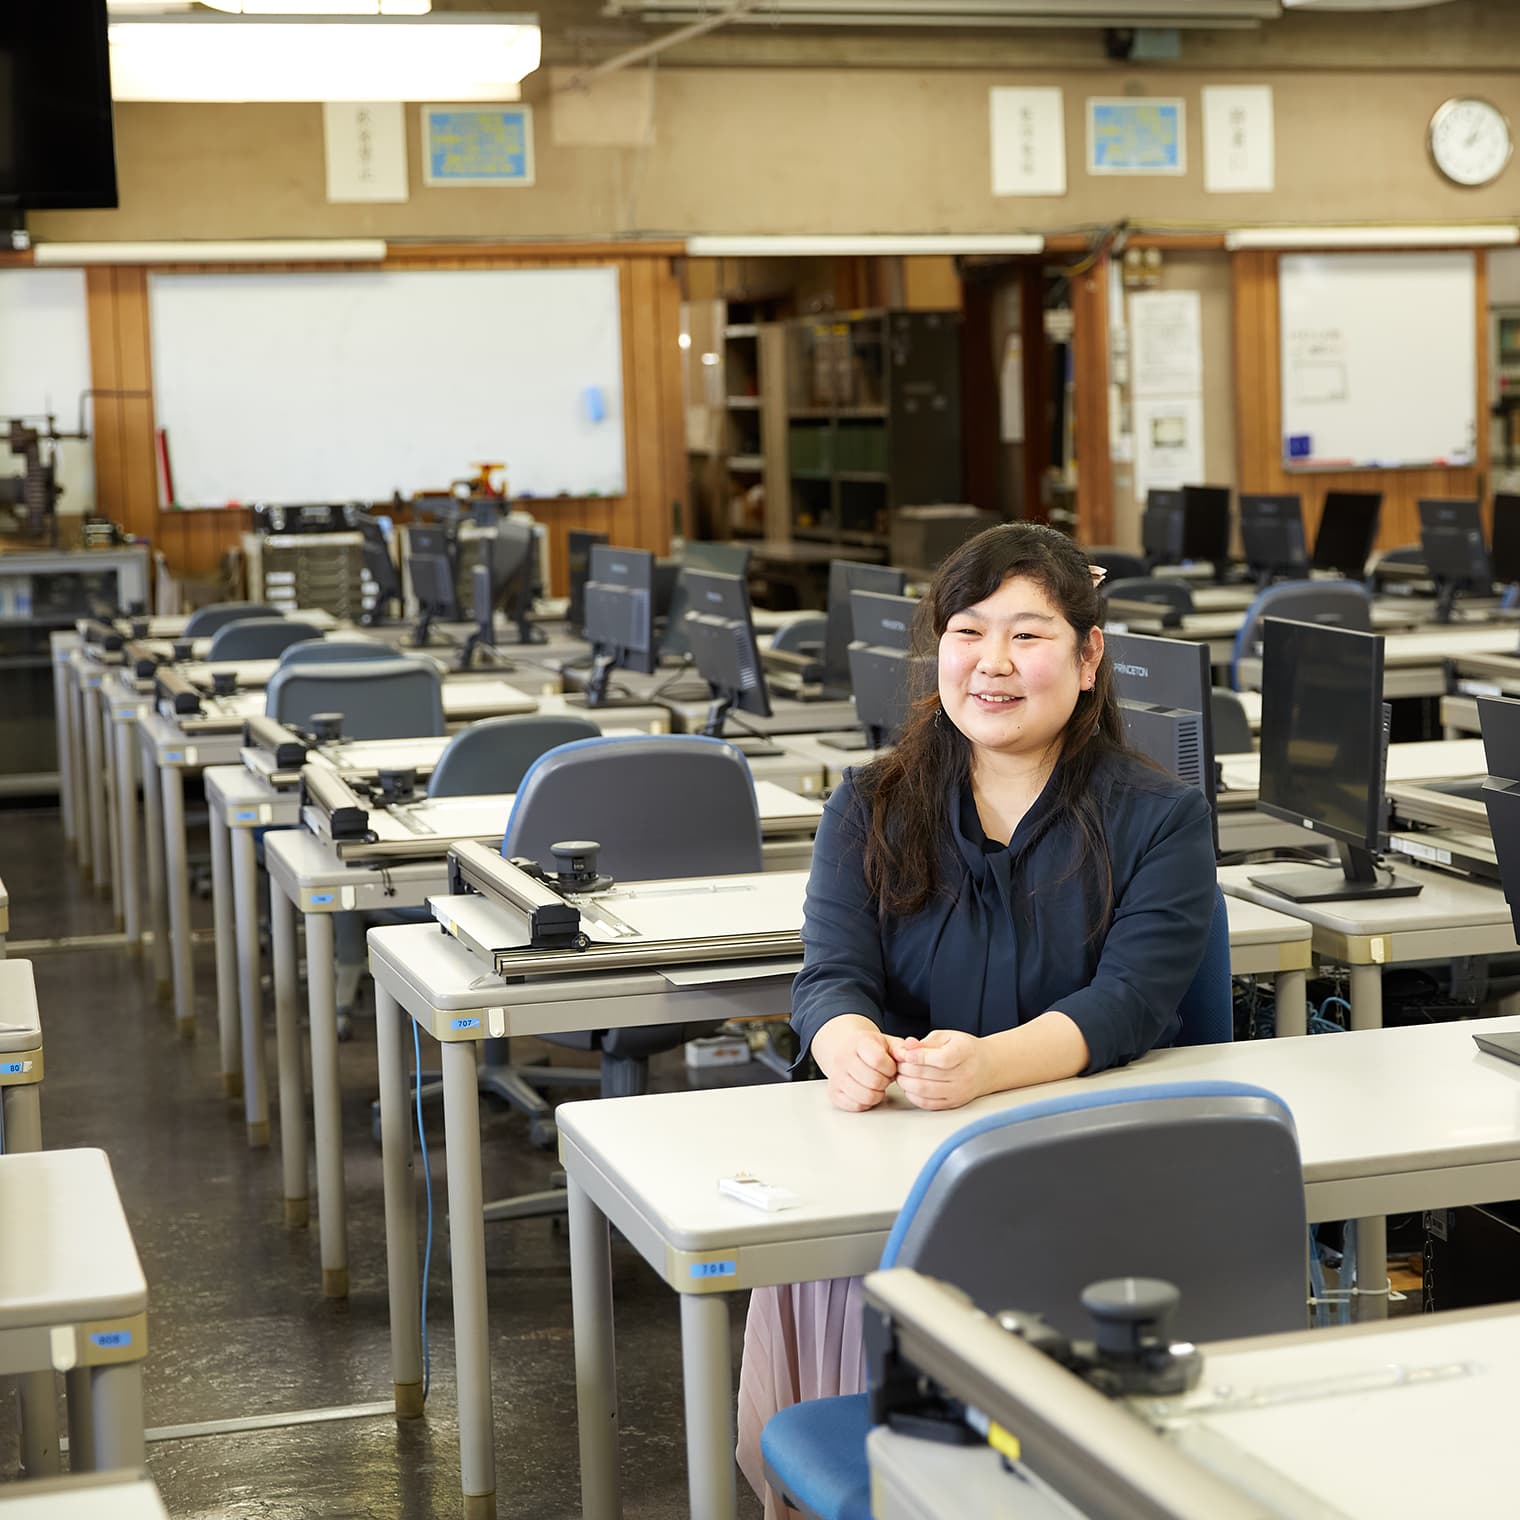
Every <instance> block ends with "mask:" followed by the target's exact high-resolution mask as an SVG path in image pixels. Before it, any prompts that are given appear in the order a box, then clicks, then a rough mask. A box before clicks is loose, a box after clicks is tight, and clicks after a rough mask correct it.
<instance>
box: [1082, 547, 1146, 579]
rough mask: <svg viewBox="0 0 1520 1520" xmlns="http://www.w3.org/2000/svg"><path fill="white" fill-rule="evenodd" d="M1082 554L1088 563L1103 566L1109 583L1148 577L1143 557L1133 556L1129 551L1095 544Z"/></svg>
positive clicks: (1085, 549)
mask: <svg viewBox="0 0 1520 1520" xmlns="http://www.w3.org/2000/svg"><path fill="white" fill-rule="evenodd" d="M1082 552H1083V553H1084V554H1085V555H1086V556H1087V558H1088V562H1089V563H1090V564H1094V565H1102V566H1103V568H1104V569H1105V570H1107V571H1108V579H1109V581H1127V580H1139V579H1141V578H1143V577H1145V575H1146V569H1147V567H1146V563H1145V558H1144V556H1143V555H1139V554H1131V553H1130V551H1129V550H1128V549H1115V548H1112V547H1111V546H1110V545H1108V544H1093V545H1091V546H1090V547H1087V548H1084V549H1083V550H1082Z"/></svg>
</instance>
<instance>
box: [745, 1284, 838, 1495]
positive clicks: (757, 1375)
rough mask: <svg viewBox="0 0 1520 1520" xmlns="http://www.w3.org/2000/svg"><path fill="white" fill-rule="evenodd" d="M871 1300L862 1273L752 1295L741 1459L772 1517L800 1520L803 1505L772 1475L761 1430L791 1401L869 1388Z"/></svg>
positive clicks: (791, 1402) (746, 1347)
mask: <svg viewBox="0 0 1520 1520" xmlns="http://www.w3.org/2000/svg"><path fill="white" fill-rule="evenodd" d="M864 1301H865V1300H864V1297H863V1295H862V1292H861V1279H860V1278H858V1277H835V1278H830V1279H827V1280H825V1281H823V1282H805V1283H789V1284H787V1285H786V1286H784V1287H779V1288H756V1289H755V1291H754V1292H753V1293H752V1294H751V1295H750V1300H749V1318H748V1319H747V1320H746V1321H745V1325H744V1359H743V1361H742V1362H741V1363H740V1367H739V1420H738V1429H739V1449H738V1459H739V1469H740V1471H741V1472H743V1474H744V1476H745V1477H746V1478H747V1479H749V1484H750V1487H751V1488H753V1489H754V1491H755V1492H756V1493H757V1494H759V1495H760V1496H761V1497H762V1498H763V1499H764V1500H765V1520H794V1517H796V1515H797V1511H796V1510H794V1509H792V1508H790V1507H789V1506H788V1505H786V1504H783V1503H782V1502H781V1500H780V1499H779V1498H778V1497H777V1496H776V1495H775V1494H774V1493H772V1492H771V1490H770V1487H769V1485H768V1484H767V1483H766V1481H765V1463H764V1461H763V1460H762V1459H761V1456H760V1432H761V1431H762V1430H764V1429H765V1422H766V1421H767V1420H768V1419H770V1417H771V1416H772V1415H773V1414H775V1412H776V1411H777V1410H778V1409H785V1408H786V1407H787V1405H788V1404H797V1403H800V1402H801V1401H802V1400H804V1399H822V1398H832V1397H833V1396H834V1395H836V1394H846V1393H863V1392H864V1391H865V1386H866V1358H865V1348H864V1346H863V1344H862V1341H861V1308H862V1305H863V1304H864Z"/></svg>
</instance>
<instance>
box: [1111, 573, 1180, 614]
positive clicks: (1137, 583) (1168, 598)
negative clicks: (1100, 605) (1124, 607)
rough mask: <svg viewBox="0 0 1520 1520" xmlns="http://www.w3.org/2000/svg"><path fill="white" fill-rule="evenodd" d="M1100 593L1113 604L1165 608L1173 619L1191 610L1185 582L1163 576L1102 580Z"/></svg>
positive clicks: (1138, 576)
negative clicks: (1141, 603) (1141, 604)
mask: <svg viewBox="0 0 1520 1520" xmlns="http://www.w3.org/2000/svg"><path fill="white" fill-rule="evenodd" d="M1099 563H1100V564H1101V563H1102V561H1101V560H1100V561H1099ZM1102 590H1103V594H1104V596H1106V597H1108V598H1109V599H1110V600H1112V601H1124V602H1151V603H1154V604H1155V605H1156V606H1158V607H1165V608H1166V609H1167V611H1168V612H1169V613H1171V615H1172V617H1173V618H1176V619H1181V618H1185V617H1186V616H1187V615H1188V614H1189V613H1190V612H1191V611H1192V610H1193V588H1192V587H1191V586H1189V585H1188V583H1187V582H1186V581H1175V580H1168V579H1166V577H1164V576H1159V575H1136V576H1123V577H1121V578H1120V579H1118V580H1116V581H1104V583H1103V587H1102Z"/></svg>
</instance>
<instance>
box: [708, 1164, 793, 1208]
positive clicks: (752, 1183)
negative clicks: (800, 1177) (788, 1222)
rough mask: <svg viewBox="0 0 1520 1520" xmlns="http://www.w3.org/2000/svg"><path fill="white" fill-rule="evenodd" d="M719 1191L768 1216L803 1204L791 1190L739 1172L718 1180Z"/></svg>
mask: <svg viewBox="0 0 1520 1520" xmlns="http://www.w3.org/2000/svg"><path fill="white" fill-rule="evenodd" d="M718 1191H719V1192H720V1193H726V1194H727V1195H728V1196H729V1197H730V1198H737V1199H738V1200H739V1202H740V1203H747V1204H749V1206H750V1207H751V1208H754V1209H760V1210H762V1211H764V1212H765V1213H767V1214H774V1213H777V1212H778V1211H779V1210H781V1209H794V1208H796V1207H797V1205H798V1204H799V1203H801V1202H802V1200H801V1199H800V1198H799V1197H798V1196H797V1195H796V1194H795V1193H794V1192H793V1191H792V1190H791V1189H790V1188H784V1187H777V1186H775V1185H774V1184H773V1183H769V1182H762V1181H761V1180H760V1179H759V1178H758V1177H752V1176H751V1175H750V1174H749V1173H748V1172H739V1173H737V1174H736V1175H734V1176H732V1177H720V1178H718Z"/></svg>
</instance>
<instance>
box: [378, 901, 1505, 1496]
mask: <svg viewBox="0 0 1520 1520" xmlns="http://www.w3.org/2000/svg"><path fill="white" fill-rule="evenodd" d="M381 932H382V933H383V932H384V931H381ZM371 943H372V946H373V945H374V943H375V941H374V939H373V938H372V940H371ZM1472 1027H1473V1026H1472V1025H1464V1024H1445V1025H1432V1026H1423V1027H1418V1028H1407V1029H1388V1030H1366V1031H1362V1032H1360V1033H1354V1034H1343V1035H1329V1036H1323V1037H1319V1038H1315V1039H1312V1040H1311V1039H1304V1040H1258V1041H1253V1042H1251V1043H1250V1044H1243V1045H1216V1046H1195V1047H1190V1048H1184V1049H1176V1050H1163V1051H1154V1052H1152V1053H1151V1054H1150V1055H1148V1056H1146V1057H1144V1058H1143V1059H1142V1060H1140V1061H1137V1062H1135V1063H1134V1064H1133V1065H1131V1066H1129V1067H1126V1068H1124V1069H1122V1070H1120V1071H1113V1072H1105V1073H1103V1074H1102V1075H1101V1076H1097V1077H1089V1078H1076V1079H1073V1080H1072V1081H1070V1082H1066V1083H1053V1084H1050V1085H1047V1086H1044V1087H1036V1088H1029V1089H1026V1090H1025V1091H1023V1092H1016V1093H1005V1094H1000V1095H998V1096H996V1097H992V1098H984V1099H982V1100H980V1101H979V1102H977V1103H975V1104H972V1105H970V1106H968V1107H967V1108H964V1109H960V1110H955V1111H950V1112H946V1113H927V1112H920V1111H918V1110H916V1109H913V1108H911V1107H909V1106H908V1105H907V1104H906V1103H904V1102H903V1101H902V1100H901V1099H900V1098H895V1097H892V1098H889V1101H888V1104H887V1105H884V1106H883V1108H881V1109H877V1110H873V1111H872V1112H870V1113H867V1114H845V1113H841V1112H840V1111H838V1110H836V1109H833V1108H831V1107H830V1106H829V1102H828V1095H827V1090H826V1087H825V1085H824V1084H823V1083H799V1084H795V1085H784V1086H782V1085H776V1086H766V1087H753V1088H734V1089H725V1090H723V1091H721V1092H693V1093H676V1094H668V1095H658V1096H651V1097H641V1098H627V1099H622V1100H619V1101H618V1102H616V1103H566V1104H562V1105H561V1106H560V1108H559V1109H558V1111H557V1114H558V1124H559V1132H560V1158H561V1160H562V1161H563V1163H564V1165H565V1169H566V1172H567V1173H568V1175H569V1185H570V1252H571V1272H572V1292H573V1296H574V1306H575V1341H576V1346H575V1354H576V1369H577V1387H578V1395H579V1406H580V1445H581V1482H582V1506H583V1509H582V1512H583V1514H584V1515H585V1516H586V1517H587V1520H610V1517H612V1516H615V1515H617V1514H619V1513H620V1510H621V1504H620V1496H619V1476H618V1452H617V1444H618V1416H617V1397H616V1383H615V1363H614V1354H613V1341H612V1295H611V1276H610V1272H609V1263H608V1225H609V1222H610V1223H611V1224H612V1225H615V1226H616V1227H617V1228H618V1229H619V1230H620V1231H621V1232H622V1234H623V1235H624V1236H625V1237H626V1238H627V1239H628V1241H629V1242H630V1243H631V1244H632V1245H633V1246H634V1247H635V1249H636V1250H637V1251H638V1252H639V1254H640V1255H641V1256H643V1257H644V1259H645V1261H647V1262H648V1263H649V1264H650V1265H651V1266H652V1267H653V1268H654V1269H655V1271H656V1272H657V1273H658V1274H659V1275H660V1276H661V1278H662V1279H663V1280H664V1281H665V1282H666V1283H667V1284H668V1285H669V1286H671V1287H673V1288H675V1289H676V1290H677V1291H678V1292H679V1293H680V1294H681V1328H682V1361H683V1366H684V1369H685V1380H686V1430H687V1461H688V1481H689V1484H690V1494H691V1513H692V1514H693V1516H701V1517H702V1520H729V1517H732V1516H733V1514H734V1506H735V1487H734V1468H733V1449H734V1436H733V1393H732V1385H731V1368H730V1360H729V1345H730V1341H729V1317H728V1301H727V1298H726V1297H725V1295H726V1294H728V1293H730V1292H734V1291H738V1290H742V1289H745V1288H752V1287H756V1286H760V1285H764V1284H776V1283H788V1282H806V1281H810V1280H813V1279H818V1278H828V1277H843V1276H851V1275H855V1274H859V1273H863V1272H866V1271H869V1270H871V1269H872V1268H873V1267H874V1266H875V1265H876V1264H877V1262H878V1260H879V1259H880V1255H881V1250H882V1246H883V1245H884V1243H885V1241H886V1237H887V1233H888V1231H889V1230H890V1228H891V1225H892V1223H893V1221H894V1219H895V1218H896V1215H897V1211H898V1209H899V1208H900V1207H901V1205H902V1202H903V1199H904V1198H905V1197H906V1195H907V1192H908V1189H909V1187H910V1186H911V1184H912V1182H913V1179H914V1178H915V1177H916V1176H917V1175H918V1172H919V1170H920V1169H921V1167H922V1166H923V1164H924V1162H925V1161H926V1160H927V1159H928V1157H929V1155H930V1154H931V1152H932V1151H933V1150H934V1148H935V1147H936V1146H937V1145H938V1144H939V1143H940V1142H941V1141H942V1140H944V1139H946V1138H947V1137H948V1136H949V1135H951V1134H953V1133H955V1131H956V1130H958V1129H960V1128H961V1127H962V1126H963V1125H965V1124H967V1123H969V1122H971V1121H972V1120H974V1119H975V1118H977V1117H978V1116H979V1115H981V1114H985V1113H991V1112H994V1111H997V1110H1000V1109H1007V1108H1010V1107H1016V1106H1018V1105H1020V1104H1023V1103H1028V1102H1032V1101H1037V1100H1041V1099H1044V1098H1048V1097H1054V1096H1058V1095H1059V1094H1060V1093H1062V1092H1073V1091H1090V1090H1091V1088H1092V1087H1093V1086H1094V1085H1098V1086H1103V1087H1120V1088H1122V1087H1132V1086H1138V1085H1143V1084H1145V1083H1147V1082H1152V1081H1158V1080H1165V1081H1176V1080H1190V1079H1195V1078H1220V1079H1225V1080H1235V1081H1242V1082H1252V1083H1257V1084H1259V1085H1261V1086H1263V1087H1265V1088H1267V1089H1269V1090H1270V1091H1272V1092H1275V1093H1277V1094H1278V1095H1279V1096H1280V1097H1282V1099H1283V1100H1284V1101H1285V1102H1286V1103H1287V1105H1288V1107H1289V1109H1290V1110H1291V1111H1292V1113H1293V1117H1294V1122H1295V1124H1296V1125H1297V1128H1298V1138H1299V1148H1300V1155H1301V1157H1302V1161H1303V1170H1304V1190H1305V1201H1306V1203H1307V1206H1308V1214H1309V1218H1310V1219H1311V1220H1324V1219H1344V1218H1348V1217H1355V1216H1357V1215H1376V1214H1384V1213H1390V1212H1405V1211H1412V1210H1419V1209H1425V1208H1434V1207H1444V1206H1451V1205H1457V1204H1463V1203H1476V1202H1483V1201H1485V1200H1492V1199H1494V1198H1508V1197H1513V1196H1515V1192H1516V1189H1517V1187H1520V1069H1517V1068H1516V1067H1514V1066H1512V1065H1510V1063H1508V1062H1504V1061H1499V1060H1496V1059H1495V1058H1493V1057H1491V1056H1484V1055H1482V1054H1481V1053H1480V1052H1479V1051H1478V1050H1477V1048H1476V1047H1475V1046H1474V1045H1473V1043H1472V1039H1471V1029H1472ZM1484 1027H1485V1028H1488V1029H1495V1030H1498V1029H1507V1030H1512V1031H1520V1019H1504V1020H1492V1021H1485V1022H1484ZM392 1042H393V1043H394V1040H392ZM399 1080H400V1079H399V1075H398V1078H397V1079H396V1081H397V1083H398V1084H399ZM1412 1091H1418V1092H1420V1093H1421V1094H1422V1095H1423V1097H1422V1102H1421V1103H1420V1104H1419V1105H1418V1106H1417V1107H1416V1108H1411V1107H1410V1105H1409V1104H1408V1103H1407V1102H1406V1101H1404V1100H1405V1099H1406V1098H1407V1096H1408V1094H1409V1093H1410V1092H1412ZM401 1092H402V1099H403V1101H404V1087H403V1088H402V1089H401ZM398 1130H399V1125H398ZM694 1137H700V1140H701V1143H700V1145H698V1144H693V1143H692V1142H693V1138H694ZM399 1138H400V1139H405V1138H407V1137H406V1136H405V1134H404V1133H403V1134H401V1135H400V1137H399ZM449 1138H450V1141H451V1142H452V1140H453V1134H452V1132H451V1134H450V1137H449ZM398 1143H399V1140H398ZM820 1156H825V1157H828V1158H829V1165H828V1166H827V1168H820V1167H819V1164H818V1158H819V1157H820ZM740 1170H749V1171H752V1172H754V1173H755V1174H757V1175H759V1176H762V1177H764V1178H765V1179H766V1181H768V1182H774V1183H776V1184H779V1185H781V1186H784V1187H790V1188H792V1189H793V1190H794V1191H795V1192H797V1193H798V1194H799V1195H800V1196H801V1198H802V1203H801V1205H800V1206H799V1207H798V1208H795V1209H790V1210H786V1211H784V1212H781V1213H777V1214H764V1213H761V1212H759V1211H757V1210H755V1209H753V1208H750V1207H748V1206H746V1205H744V1204H741V1203H738V1202H735V1201H734V1200H732V1199H729V1198H726V1197H724V1196H723V1195H721V1194H720V1193H719V1192H718V1190H717V1179H718V1178H719V1177H721V1176H726V1175H730V1174H732V1173H734V1172H737V1171H740ZM452 1183H453V1174H452V1171H451V1173H450V1187H451V1218H450V1224H451V1229H452V1227H453V1220H454V1217H455V1215H454V1213H453V1210H452ZM389 1185H390V1184H389V1176H388V1177H387V1217H388V1218H389V1211H390V1201H391V1200H390V1192H389ZM473 1202H474V1200H473V1199H472V1200H471V1203H473ZM456 1250H457V1247H456ZM393 1312H394V1310H393ZM414 1312H415V1311H414ZM455 1315H456V1333H457V1331H458V1328H459V1324H458V1315H459V1311H458V1309H457V1307H456V1310H455ZM393 1344H394V1331H393ZM460 1388H461V1409H463V1407H464V1397H465V1385H464V1383H463V1380H461V1385H460ZM462 1425H463V1417H462V1416H461V1426H462ZM1333 1444H1334V1443H1332V1445H1333Z"/></svg>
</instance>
